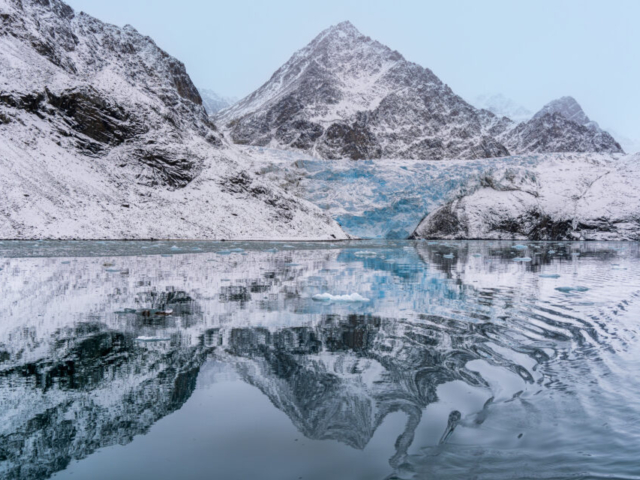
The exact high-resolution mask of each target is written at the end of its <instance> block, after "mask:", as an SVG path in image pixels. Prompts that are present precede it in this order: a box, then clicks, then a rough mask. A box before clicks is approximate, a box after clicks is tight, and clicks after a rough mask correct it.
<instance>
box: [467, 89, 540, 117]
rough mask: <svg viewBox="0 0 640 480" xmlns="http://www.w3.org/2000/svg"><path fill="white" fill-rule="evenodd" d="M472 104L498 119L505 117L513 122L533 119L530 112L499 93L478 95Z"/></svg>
mask: <svg viewBox="0 0 640 480" xmlns="http://www.w3.org/2000/svg"><path fill="white" fill-rule="evenodd" d="M472 103H473V106H475V107H476V108H482V109H484V110H489V111H490V112H491V113H493V114H494V115H497V116H498V117H507V118H510V119H511V120H513V121H514V122H524V121H526V120H529V119H530V118H531V117H533V112H532V111H531V110H529V109H528V108H526V107H523V106H522V105H520V104H518V103H516V102H514V101H513V100H511V99H510V98H507V97H505V96H504V95H502V94H501V93H496V94H493V95H479V96H477V97H476V98H475V99H474V100H473V102H472Z"/></svg>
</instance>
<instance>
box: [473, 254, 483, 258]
mask: <svg viewBox="0 0 640 480" xmlns="http://www.w3.org/2000/svg"><path fill="white" fill-rule="evenodd" d="M473 256H474V257H476V258H478V257H481V256H482V254H481V253H474V254H473Z"/></svg>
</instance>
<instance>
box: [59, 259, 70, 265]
mask: <svg viewBox="0 0 640 480" xmlns="http://www.w3.org/2000/svg"><path fill="white" fill-rule="evenodd" d="M70 263H71V262H70V261H68V260H67V261H64V262H60V265H69V264H70Z"/></svg>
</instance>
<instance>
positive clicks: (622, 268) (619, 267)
mask: <svg viewBox="0 0 640 480" xmlns="http://www.w3.org/2000/svg"><path fill="white" fill-rule="evenodd" d="M626 269H627V268H626V267H621V266H619V265H614V266H613V267H611V270H626ZM0 270H2V269H1V268H0Z"/></svg>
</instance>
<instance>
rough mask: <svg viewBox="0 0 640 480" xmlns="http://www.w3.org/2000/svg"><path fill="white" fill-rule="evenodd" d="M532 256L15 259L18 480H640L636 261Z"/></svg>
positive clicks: (592, 247)
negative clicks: (356, 297) (324, 296)
mask: <svg viewBox="0 0 640 480" xmlns="http://www.w3.org/2000/svg"><path fill="white" fill-rule="evenodd" d="M514 246H516V243H514V242H450V243H446V244H433V243H430V242H408V241H395V242H392V241H386V242H352V243H335V244H330V243H295V244H286V243H261V244H255V243H254V244H252V243H241V242H236V243H231V242H227V243H204V242H179V243H167V242H157V243H152V242H68V243H67V242H51V243H49V242H0V478H3V479H4V478H6V479H45V478H49V477H53V478H56V479H63V478H64V479H66V478H71V479H135V480H140V479H154V480H155V479H159V480H163V479H178V478H179V479H194V480H195V479H224V480H232V479H242V480H244V479H261V480H263V479H277V480H287V479H291V480H299V479H304V480H314V479H315V480H327V479H331V480H333V479H337V480H342V479H356V480H364V479H405V478H406V479H409V478H419V479H472V478H477V479H488V480H489V479H490V480H494V479H512V478H545V479H552V478H553V479H556V478H619V479H640V338H639V336H638V335H639V333H640V268H639V267H640V251H639V248H638V244H629V243H536V244H529V243H527V244H525V245H520V246H519V247H520V248H514ZM550 252H555V253H550ZM522 258H525V260H526V259H531V261H518V259H522ZM514 259H515V260H514ZM324 293H328V294H331V295H334V296H339V295H351V294H355V293H357V294H359V295H360V296H361V297H362V298H360V300H361V301H357V302H354V301H350V302H348V301H339V300H337V299H335V300H314V299H313V296H314V295H319V294H324ZM350 298H351V299H353V298H354V297H350Z"/></svg>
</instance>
